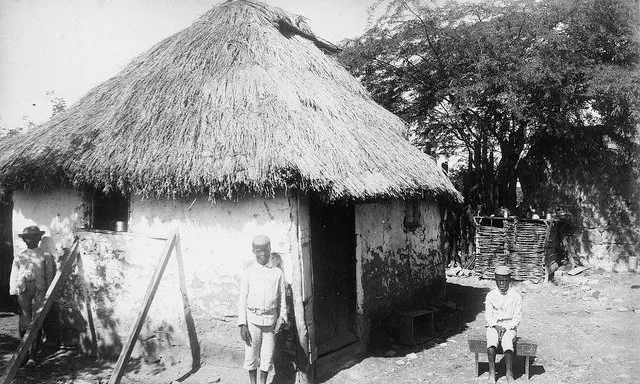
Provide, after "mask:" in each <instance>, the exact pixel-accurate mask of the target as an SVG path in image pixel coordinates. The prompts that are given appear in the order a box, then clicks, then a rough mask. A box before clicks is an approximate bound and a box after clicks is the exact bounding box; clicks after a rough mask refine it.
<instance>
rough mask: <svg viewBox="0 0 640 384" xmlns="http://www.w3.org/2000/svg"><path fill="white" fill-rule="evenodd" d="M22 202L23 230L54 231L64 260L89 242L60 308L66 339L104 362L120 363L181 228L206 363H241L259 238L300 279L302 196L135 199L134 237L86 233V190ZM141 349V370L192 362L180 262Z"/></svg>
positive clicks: (17, 215)
mask: <svg viewBox="0 0 640 384" xmlns="http://www.w3.org/2000/svg"><path fill="white" fill-rule="evenodd" d="M290 199H292V200H291V201H290ZM14 201H15V205H14V214H13V217H14V228H23V227H24V226H27V225H34V224H35V225H38V226H40V228H42V229H43V230H45V231H47V236H46V237H45V239H43V243H44V247H45V248H47V249H48V250H50V251H53V252H55V253H56V254H57V255H60V254H61V253H62V250H63V248H64V247H68V246H70V245H71V243H72V240H73V236H74V231H75V233H76V234H78V235H79V236H80V238H81V243H80V259H81V264H80V265H79V266H78V267H77V268H76V271H75V273H74V274H73V275H72V277H71V281H70V282H69V284H67V286H65V288H64V290H63V292H62V293H61V298H60V300H59V302H60V303H59V304H60V312H61V315H60V317H61V322H62V325H61V333H62V334H63V336H62V337H64V339H65V341H66V342H73V343H75V344H79V345H80V346H81V347H82V349H83V351H85V352H89V353H96V354H98V355H100V356H102V357H117V355H118V354H119V352H120V349H121V346H122V344H123V343H124V341H125V340H126V337H127V335H128V333H129V330H130V327H131V325H132V324H133V321H134V320H135V318H136V316H137V313H138V311H139V310H140V308H141V306H142V301H143V298H144V294H145V290H146V288H147V285H148V283H149V281H150V280H151V277H152V275H153V272H154V269H155V267H156V265H157V263H158V261H159V259H160V256H161V251H162V248H163V245H164V241H163V240H158V239H154V238H153V237H166V236H168V235H169V234H170V233H171V231H172V230H173V229H174V228H179V233H180V237H181V249H182V254H183V260H184V282H185V285H186V290H187V296H188V298H189V301H190V307H191V314H192V317H193V320H194V321H193V322H194V324H195V329H196V336H197V343H198V345H199V347H200V349H201V353H202V355H203V356H205V355H206V356H215V358H218V359H219V360H220V359H225V360H230V361H233V364H234V365H235V364H239V363H240V362H241V358H242V354H243V347H242V343H241V341H240V339H239V334H238V328H237V324H236V321H237V309H236V303H237V296H238V287H239V282H240V279H241V274H242V271H243V270H245V269H246V268H247V267H249V266H250V265H251V264H252V263H254V262H255V258H254V256H253V254H252V253H251V238H252V237H253V236H254V235H256V234H266V235H268V236H270V237H271V240H272V250H273V251H274V252H276V251H277V252H280V253H281V255H282V258H283V269H284V271H285V277H286V278H287V280H288V281H291V280H292V268H291V266H292V262H291V255H297V252H298V244H297V228H296V226H297V224H296V223H294V222H292V217H291V214H292V211H291V205H292V204H297V200H296V198H295V197H293V198H289V197H285V196H276V197H273V198H248V199H245V200H242V201H240V202H217V203H212V202H210V201H208V200H207V198H206V197H204V196H192V197H189V198H185V199H175V200H169V199H141V198H138V197H132V200H131V206H130V219H129V223H128V224H129V226H128V227H129V233H116V232H112V233H99V232H95V231H91V230H88V229H77V228H82V227H86V224H87V223H86V220H85V217H87V216H88V215H87V214H86V212H87V210H86V206H85V204H84V203H83V195H82V193H80V192H77V191H73V190H66V189H60V190H55V191H50V192H47V193H17V194H16V196H15V198H14ZM139 235H146V236H148V237H145V236H139ZM17 240H20V239H19V238H17V236H16V237H15V239H14V242H15V244H16V245H17V247H16V252H19V251H20V250H21V249H20V248H19V246H20V244H24V243H23V242H21V241H20V242H18V241H17ZM87 297H88V298H89V300H86V298H87ZM87 304H88V305H87ZM92 333H95V335H96V337H97V345H94V344H93V342H92V337H91V334H92ZM139 341H140V342H139V343H137V344H136V349H135V350H134V352H133V354H132V359H133V360H132V361H133V363H132V364H135V362H138V363H142V362H150V363H160V364H165V365H166V364H176V363H177V362H180V361H182V362H186V361H190V358H189V357H188V356H189V353H190V352H189V337H188V333H187V327H186V323H185V315H184V309H183V300H182V295H181V292H180V280H179V273H178V264H177V262H176V259H175V254H174V256H172V259H171V260H170V262H169V265H168V266H167V269H166V271H165V275H164V277H163V279H162V282H161V284H160V287H159V288H158V291H157V293H156V296H155V299H154V301H153V304H152V305H151V308H150V310H149V314H148V316H147V320H146V322H145V324H144V327H143V329H142V331H141V333H140V336H139Z"/></svg>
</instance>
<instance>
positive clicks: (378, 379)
mask: <svg viewBox="0 0 640 384" xmlns="http://www.w3.org/2000/svg"><path fill="white" fill-rule="evenodd" d="M493 285H494V282H493V281H490V280H478V279H477V278H474V277H449V278H448V285H447V302H446V303H443V305H442V306H441V307H439V308H438V312H437V313H436V335H435V336H436V337H435V338H434V339H433V340H430V341H428V342H425V343H424V344H420V345H417V346H414V347H401V346H398V345H395V344H394V342H393V340H389V342H388V343H386V344H385V345H381V346H379V347H377V348H375V349H373V350H372V351H370V352H368V353H367V354H366V355H363V356H353V358H352V359H351V361H349V363H348V364H347V365H346V366H344V367H341V370H336V372H334V373H332V374H329V375H327V376H326V377H325V378H323V379H322V380H321V382H323V383H353V384H365V383H367V384H369V383H371V384H375V383H380V384H390V383H394V384H395V383H398V384H402V383H479V382H485V381H486V379H487V376H488V373H487V370H488V365H487V363H486V356H481V358H480V361H481V362H484V363H481V366H480V369H481V372H482V373H481V375H480V376H477V375H476V372H475V367H474V355H473V354H472V353H471V352H469V349H468V344H467V339H468V336H469V334H473V333H477V332H479V331H482V330H483V327H484V320H483V313H482V311H483V309H484V307H483V300H484V295H486V292H488V290H489V289H490V288H491V287H493ZM516 287H517V288H518V289H519V290H521V292H522V295H523V298H524V320H523V323H522V325H521V326H520V327H519V329H518V333H519V335H521V336H523V337H526V338H529V339H533V340H535V341H536V342H537V343H538V352H537V355H538V356H537V357H536V358H535V359H534V361H533V366H532V369H531V373H532V377H531V379H530V382H531V383H549V384H551V383H553V384H556V383H609V382H616V383H637V382H638V377H640V274H636V273H629V272H620V273H611V272H605V271H603V270H595V271H591V270H588V271H585V272H583V273H581V274H579V275H576V276H568V275H567V274H562V275H560V276H556V277H555V279H554V281H552V282H548V283H540V284H531V283H518V284H516ZM17 337H18V335H17V316H15V315H14V314H11V313H0V372H1V371H3V370H4V368H5V367H6V364H7V362H8V361H9V359H10V358H11V354H12V353H13V351H14V350H15V348H16V346H17V344H18V339H17ZM498 359H499V360H500V359H501V356H499V357H498ZM112 368H113V363H112V362H105V361H99V360H96V359H91V358H87V357H81V356H78V355H76V353H75V352H74V351H73V350H57V351H50V354H49V356H48V357H46V358H45V359H44V360H43V361H42V362H41V363H40V364H39V365H38V366H37V367H35V368H21V369H20V370H19V371H18V375H17V376H16V379H15V380H14V381H13V383H20V384H22V383H24V384H31V383H44V384H58V383H64V384H89V383H92V384H104V383H106V382H107V381H108V378H109V375H110V373H111V369H112ZM514 370H515V372H514V373H515V376H516V382H525V381H526V378H525V377H524V360H523V359H521V360H520V359H516V361H515V362H514ZM498 376H499V380H498V382H499V383H500V382H506V381H505V378H504V366H503V365H502V364H501V363H500V362H499V363H498ZM174 380H175V381H178V382H182V383H186V384H192V383H193V384H195V383H204V384H208V383H244V382H248V380H247V377H246V373H245V372H243V371H242V370H241V369H239V367H237V366H234V365H224V364H217V363H216V362H215V361H213V359H208V358H207V356H203V364H202V367H201V368H200V369H199V370H197V371H195V372H190V362H189V361H188V359H185V361H181V362H177V363H176V364H175V365H174V366H172V367H171V368H170V369H164V370H159V369H154V368H153V367H152V366H151V367H150V366H147V365H140V364H133V365H132V367H131V369H130V370H129V373H127V375H126V376H125V377H124V379H123V380H122V382H123V383H141V384H155V383H171V382H172V381H174ZM290 382H291V379H290V378H285V379H283V380H279V379H276V380H273V384H285V383H286V384H288V383H290Z"/></svg>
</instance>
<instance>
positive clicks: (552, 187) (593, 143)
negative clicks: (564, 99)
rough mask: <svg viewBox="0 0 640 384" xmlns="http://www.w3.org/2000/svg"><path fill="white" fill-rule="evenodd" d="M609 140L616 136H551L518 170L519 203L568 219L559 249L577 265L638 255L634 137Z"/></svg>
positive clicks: (639, 197)
mask: <svg viewBox="0 0 640 384" xmlns="http://www.w3.org/2000/svg"><path fill="white" fill-rule="evenodd" d="M618 128H622V126H620V127H618ZM634 130H635V128H634ZM634 132H635V131H634ZM603 136H604V137H603ZM611 137H615V135H614V136H611V131H610V130H609V129H594V130H591V129H589V130H578V131H572V133H571V135H562V136H560V137H555V136H550V137H548V138H546V139H544V140H542V141H541V142H539V143H538V144H536V146H534V147H532V148H531V149H530V150H529V156H528V157H527V158H526V159H524V160H523V161H522V163H521V166H520V169H519V172H520V173H521V177H520V181H521V182H522V187H523V191H524V192H525V197H526V199H527V201H524V202H523V205H524V206H529V205H531V206H534V207H537V208H539V209H540V210H543V211H545V212H551V213H553V214H555V216H556V217H564V218H566V219H567V222H568V223H567V224H568V225H567V226H566V227H565V228H563V233H562V235H563V237H564V239H563V240H562V248H563V251H564V252H565V253H566V254H567V257H568V258H569V259H571V258H574V259H576V263H577V264H581V263H583V262H585V263H589V264H595V265H598V264H602V265H606V264H609V265H610V264H615V263H618V262H620V261H625V262H626V260H627V259H628V258H629V256H633V255H637V252H638V248H637V247H638V243H639V241H640V184H639V183H640V167H638V161H639V160H640V158H638V156H637V144H635V141H634V140H633V139H634V138H635V137H636V136H635V134H633V133H631V132H626V133H624V134H621V135H620V136H618V139H619V140H621V141H620V142H617V143H615V145H611ZM567 148H570V149H571V150H570V151H568V150H567ZM634 153H635V155H634Z"/></svg>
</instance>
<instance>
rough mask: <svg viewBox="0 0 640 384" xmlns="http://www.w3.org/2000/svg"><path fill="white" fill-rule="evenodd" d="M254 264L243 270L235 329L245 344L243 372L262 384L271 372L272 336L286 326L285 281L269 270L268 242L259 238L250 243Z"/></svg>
mask: <svg viewBox="0 0 640 384" xmlns="http://www.w3.org/2000/svg"><path fill="white" fill-rule="evenodd" d="M252 251H253V254H254V255H255V257H256V264H255V265H253V266H252V267H250V268H249V269H247V270H246V271H245V273H244V276H243V277H242V282H241V283H240V297H239V299H238V326H239V327H240V337H241V338H242V340H243V341H244V342H245V344H246V346H245V359H244V365H243V366H244V368H245V369H246V370H247V371H249V380H250V382H251V384H256V383H257V376H258V375H257V370H258V368H259V369H260V383H261V384H266V382H267V377H268V375H269V371H271V369H272V368H273V352H274V350H275V334H276V333H277V332H278V331H279V330H280V328H281V327H282V326H283V325H284V324H286V318H287V317H286V316H287V302H286V299H285V297H286V296H285V280H284V275H283V274H282V271H281V270H280V269H279V268H273V267H271V264H269V259H270V257H271V241H270V240H269V238H268V237H267V236H263V235H259V236H256V237H254V238H253V240H252Z"/></svg>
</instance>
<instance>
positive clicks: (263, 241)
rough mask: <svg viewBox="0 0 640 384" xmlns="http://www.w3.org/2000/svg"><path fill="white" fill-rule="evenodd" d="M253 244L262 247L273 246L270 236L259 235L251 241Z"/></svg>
mask: <svg viewBox="0 0 640 384" xmlns="http://www.w3.org/2000/svg"><path fill="white" fill-rule="evenodd" d="M251 243H253V245H257V246H261V245H267V244H271V240H270V239H269V237H268V236H265V235H257V236H254V237H253V239H252V240H251Z"/></svg>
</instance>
